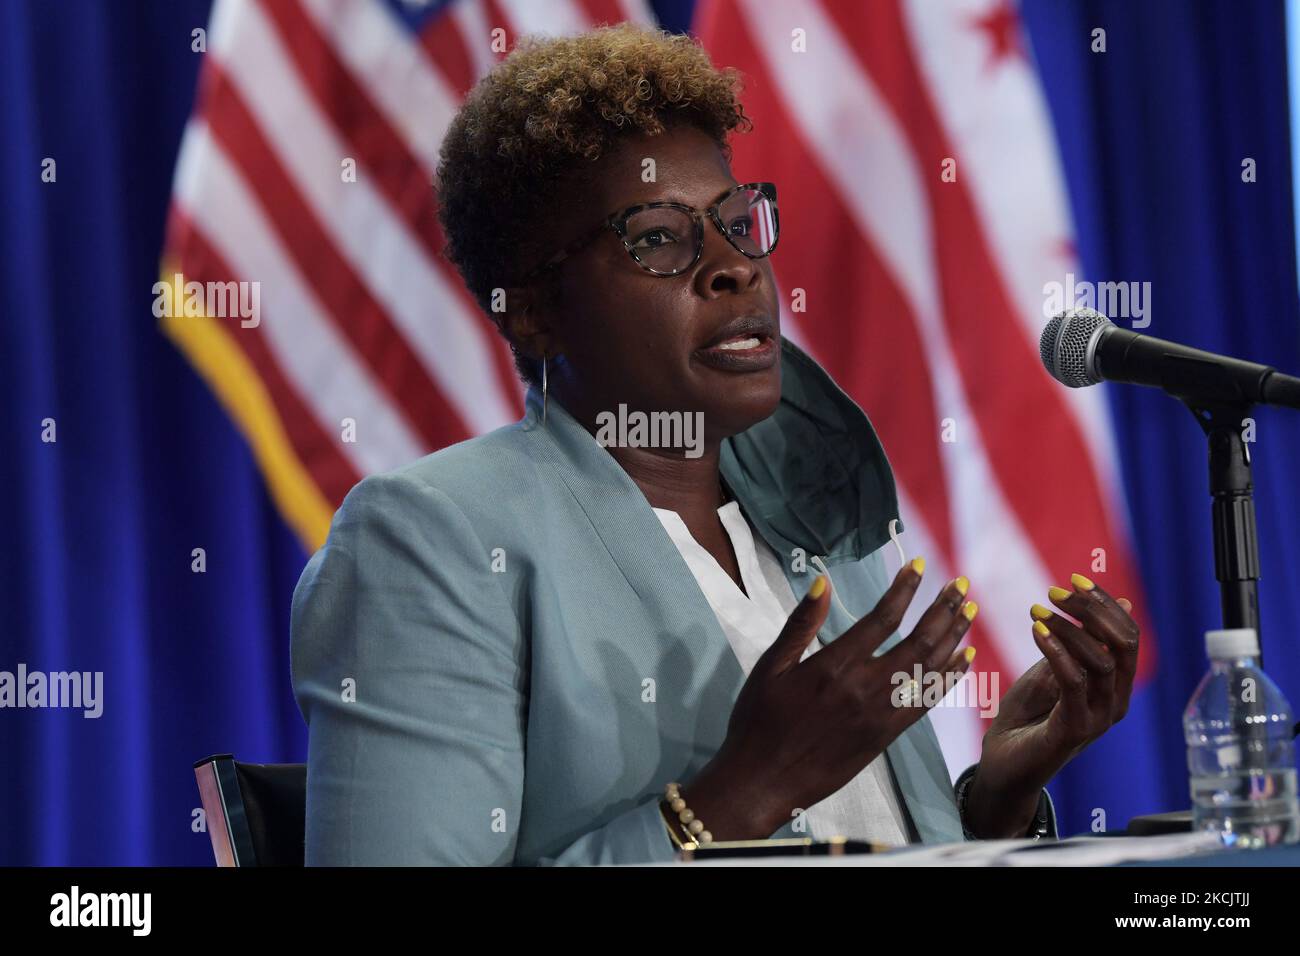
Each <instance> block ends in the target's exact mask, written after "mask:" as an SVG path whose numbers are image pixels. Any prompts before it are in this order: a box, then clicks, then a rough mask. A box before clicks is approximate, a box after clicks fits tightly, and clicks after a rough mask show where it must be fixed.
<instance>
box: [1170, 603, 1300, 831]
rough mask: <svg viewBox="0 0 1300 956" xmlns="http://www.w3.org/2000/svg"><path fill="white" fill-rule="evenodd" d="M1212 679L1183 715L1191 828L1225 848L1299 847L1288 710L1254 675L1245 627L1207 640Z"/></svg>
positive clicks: (1254, 658) (1253, 646)
mask: <svg viewBox="0 0 1300 956" xmlns="http://www.w3.org/2000/svg"><path fill="white" fill-rule="evenodd" d="M1205 649H1206V651H1207V652H1208V653H1209V655H1210V672H1209V673H1208V674H1206V675H1205V678H1204V679H1203V680H1202V681H1201V683H1200V686H1199V687H1197V688H1196V693H1194V694H1193V695H1192V700H1191V703H1189V704H1188V705H1187V710H1186V712H1185V713H1184V714H1183V734H1184V736H1185V737H1186V739H1187V766H1188V769H1189V770H1190V772H1191V781H1192V784H1191V789H1192V828H1193V829H1194V830H1211V831H1213V832H1215V833H1217V834H1219V837H1220V839H1221V840H1222V841H1223V843H1224V845H1225V846H1232V847H1247V848H1256V847H1262V846H1273V845H1275V844H1279V843H1294V842H1296V841H1297V840H1300V805H1298V804H1297V802H1296V765H1295V744H1294V741H1293V738H1292V725H1291V722H1292V711H1291V705H1290V704H1288V703H1287V701H1286V698H1285V697H1283V696H1282V692H1281V691H1280V690H1278V688H1277V685H1276V684H1274V683H1273V682H1272V681H1271V680H1269V678H1268V675H1266V674H1265V673H1264V672H1263V671H1262V670H1260V668H1259V663H1258V659H1259V636H1258V635H1257V634H1256V633H1255V631H1254V630H1253V629H1251V628H1237V629H1233V630H1225V631H1210V632H1209V633H1207V634H1206V635H1205Z"/></svg>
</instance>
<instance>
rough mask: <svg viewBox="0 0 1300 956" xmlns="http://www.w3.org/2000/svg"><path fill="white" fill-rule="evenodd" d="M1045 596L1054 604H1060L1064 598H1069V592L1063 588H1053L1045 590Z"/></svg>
mask: <svg viewBox="0 0 1300 956" xmlns="http://www.w3.org/2000/svg"><path fill="white" fill-rule="evenodd" d="M1047 596H1048V597H1049V598H1051V599H1052V600H1053V601H1054V602H1055V603H1057V604H1060V603H1061V602H1062V601H1064V600H1065V599H1066V598H1068V597H1069V596H1070V592H1069V591H1067V590H1066V589H1065V588H1058V587H1055V586H1053V587H1050V588H1048V589H1047Z"/></svg>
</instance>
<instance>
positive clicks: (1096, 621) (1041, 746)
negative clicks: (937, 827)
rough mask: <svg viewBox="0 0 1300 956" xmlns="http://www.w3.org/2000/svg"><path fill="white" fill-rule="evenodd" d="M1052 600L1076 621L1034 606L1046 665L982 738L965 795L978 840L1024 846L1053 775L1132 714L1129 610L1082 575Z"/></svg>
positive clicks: (1032, 671)
mask: <svg viewBox="0 0 1300 956" xmlns="http://www.w3.org/2000/svg"><path fill="white" fill-rule="evenodd" d="M1071 581H1072V582H1073V584H1074V590H1073V591H1067V590H1066V589H1064V588H1056V587H1054V588H1051V589H1050V590H1049V591H1048V598H1049V599H1050V600H1051V602H1052V603H1053V604H1055V605H1056V606H1057V607H1058V608H1060V609H1061V610H1062V611H1064V612H1065V613H1066V614H1068V615H1070V617H1072V618H1074V619H1075V620H1077V621H1078V622H1079V623H1078V624H1075V623H1074V622H1073V621H1071V620H1070V619H1069V618H1067V617H1065V616H1064V615H1061V614H1054V613H1052V612H1051V611H1049V610H1048V609H1047V608H1044V607H1042V606H1040V605H1037V604H1035V605H1034V606H1033V608H1031V609H1030V615H1031V616H1032V617H1033V618H1034V624H1033V636H1034V642H1035V643H1036V644H1037V645H1038V649H1039V650H1040V651H1042V652H1043V659H1042V660H1040V661H1038V663H1036V664H1035V665H1034V666H1032V667H1031V668H1029V670H1027V671H1025V673H1024V674H1022V675H1021V677H1020V679H1019V680H1017V681H1016V682H1015V683H1014V684H1013V685H1012V686H1011V688H1010V690H1008V691H1007V693H1006V694H1005V695H1004V696H1003V698H1002V700H1001V703H1000V705H999V709H998V715H997V716H996V717H995V718H994V719H993V723H992V724H991V725H990V727H989V729H988V732H987V733H986V734H985V735H984V750H983V754H982V755H981V757H980V763H979V768H978V770H977V771H976V773H975V779H974V780H972V781H971V784H970V787H969V789H968V791H967V800H966V816H967V826H968V827H969V828H970V829H971V831H972V832H973V833H974V834H975V835H976V836H978V837H980V838H982V839H995V838H1001V837H1017V836H1023V835H1024V834H1025V833H1026V831H1027V830H1028V828H1029V824H1030V822H1031V820H1032V819H1033V816H1034V811H1035V810H1036V808H1037V806H1038V795H1039V792H1040V791H1041V790H1042V788H1043V786H1044V785H1046V783H1047V781H1049V780H1050V779H1051V778H1052V777H1054V776H1055V775H1056V773H1057V772H1058V771H1059V770H1060V769H1061V768H1062V767H1064V766H1065V765H1066V764H1067V763H1069V762H1070V760H1072V759H1073V758H1074V757H1075V755H1077V754H1078V753H1079V752H1080V751H1082V750H1083V749H1084V748H1085V747H1086V746H1088V744H1090V743H1092V741H1094V740H1096V739H1097V738H1098V737H1100V736H1101V735H1102V734H1104V733H1105V732H1106V731H1107V730H1109V729H1110V727H1111V726H1112V725H1113V724H1115V723H1116V722H1118V721H1119V720H1120V719H1121V718H1122V717H1123V716H1124V715H1125V714H1126V713H1128V702H1129V696H1130V695H1131V694H1132V692H1133V677H1134V675H1135V674H1136V673H1137V660H1138V626H1137V623H1136V622H1135V621H1134V620H1133V618H1132V617H1131V616H1130V614H1129V612H1130V611H1131V610H1132V609H1133V606H1132V605H1131V604H1130V603H1129V602H1128V601H1126V600H1125V599H1123V598H1120V599H1118V600H1116V599H1115V598H1112V597H1111V596H1110V595H1109V594H1107V593H1106V592H1105V591H1103V590H1102V589H1101V588H1099V587H1097V586H1096V585H1095V584H1093V583H1092V581H1090V580H1088V579H1087V578H1085V577H1084V576H1083V575H1080V574H1075V575H1073V576H1072V577H1071Z"/></svg>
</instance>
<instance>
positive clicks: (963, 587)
mask: <svg viewBox="0 0 1300 956" xmlns="http://www.w3.org/2000/svg"><path fill="white" fill-rule="evenodd" d="M952 583H953V584H955V585H957V593H958V594H960V595H961V596H962V597H965V596H966V592H967V591H969V590H970V582H969V581H967V580H966V575H964V574H963V575H962V576H961V577H959V578H958V579H957V580H956V581H953V582H952Z"/></svg>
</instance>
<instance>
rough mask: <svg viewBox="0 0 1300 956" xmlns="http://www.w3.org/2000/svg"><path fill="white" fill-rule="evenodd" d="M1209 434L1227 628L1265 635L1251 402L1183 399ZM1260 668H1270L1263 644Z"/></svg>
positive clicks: (1221, 598) (1218, 572) (1221, 594)
mask: <svg viewBox="0 0 1300 956" xmlns="http://www.w3.org/2000/svg"><path fill="white" fill-rule="evenodd" d="M1182 402H1183V404H1185V405H1186V406H1187V407H1188V408H1189V409H1191V411H1192V414H1193V415H1195V416H1196V421H1197V423H1198V424H1199V425H1200V426H1201V430H1202V431H1204V432H1205V436H1206V439H1207V440H1208V443H1209V449H1210V495H1211V497H1212V498H1213V499H1214V501H1213V504H1212V506H1211V512H1210V514H1211V520H1212V523H1213V525H1214V576H1215V577H1216V578H1217V579H1218V581H1219V602H1220V605H1221V607H1222V609H1223V626H1224V627H1225V628H1233V627H1249V628H1253V629H1254V631H1255V633H1256V634H1259V535H1258V533H1257V530H1256V527H1255V499H1254V497H1253V493H1254V482H1253V480H1252V478H1251V469H1250V450H1249V449H1248V448H1247V447H1246V442H1245V441H1243V440H1242V437H1241V429H1242V424H1241V423H1242V420H1243V419H1244V418H1246V417H1247V416H1248V415H1249V414H1250V410H1251V405H1250V403H1249V402H1225V403H1222V404H1218V403H1216V404H1210V403H1205V402H1197V401H1195V400H1193V399H1182ZM1259 663H1260V666H1261V667H1263V665H1264V655H1263V647H1262V645H1261V649H1260V657H1259Z"/></svg>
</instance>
